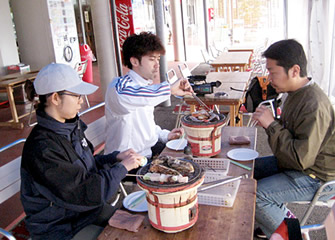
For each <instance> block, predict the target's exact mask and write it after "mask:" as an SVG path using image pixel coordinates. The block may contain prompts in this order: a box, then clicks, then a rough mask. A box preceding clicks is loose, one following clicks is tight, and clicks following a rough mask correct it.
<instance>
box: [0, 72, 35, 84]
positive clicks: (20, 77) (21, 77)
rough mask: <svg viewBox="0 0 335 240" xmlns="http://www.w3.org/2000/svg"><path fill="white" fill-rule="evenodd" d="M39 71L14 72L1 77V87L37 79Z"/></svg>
mask: <svg viewBox="0 0 335 240" xmlns="http://www.w3.org/2000/svg"><path fill="white" fill-rule="evenodd" d="M38 72H39V71H31V72H27V73H22V74H21V73H13V74H8V75H5V76H3V77H1V78H0V87H7V86H13V85H16V84H20V83H23V82H25V81H26V80H27V79H35V78H36V76H37V74H38Z"/></svg>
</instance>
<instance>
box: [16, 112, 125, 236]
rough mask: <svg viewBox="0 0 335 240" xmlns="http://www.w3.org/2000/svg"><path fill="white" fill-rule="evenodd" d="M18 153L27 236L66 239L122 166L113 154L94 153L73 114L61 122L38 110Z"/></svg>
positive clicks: (92, 216) (93, 212)
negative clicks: (70, 117)
mask: <svg viewBox="0 0 335 240" xmlns="http://www.w3.org/2000/svg"><path fill="white" fill-rule="evenodd" d="M37 121H38V125H37V126H35V127H34V129H33V130H32V132H31V133H30V135H29V137H28V139H27V141H26V143H25V145H24V148H23V153H22V163H21V201H22V205H23V207H24V211H25V213H26V215H27V217H26V225H27V228H28V230H29V232H30V234H31V236H32V239H33V240H35V239H62V240H64V239H71V238H72V237H73V236H74V235H75V233H77V232H78V231H79V230H81V229H82V228H83V227H85V226H87V225H88V224H90V223H92V222H94V221H95V220H96V217H97V216H98V215H99V214H100V212H101V210H102V207H103V205H104V203H105V202H106V201H107V200H109V199H110V198H111V197H112V196H113V195H114V194H115V193H116V191H117V189H118V186H119V183H120V181H121V180H122V179H123V178H124V177H125V175H126V173H127V169H126V168H125V167H124V166H123V165H122V164H120V163H117V161H116V155H117V154H118V152H113V153H111V154H108V155H97V156H94V157H93V154H92V153H93V146H92V144H91V143H90V142H89V141H88V140H87V139H86V138H85V136H84V130H85V129H86V128H87V126H86V125H85V123H83V122H82V121H81V120H79V119H78V118H75V119H72V120H71V121H68V122H66V123H60V122H58V121H56V120H55V119H53V118H51V117H50V116H48V115H47V114H46V113H45V112H43V111H38V112H37Z"/></svg>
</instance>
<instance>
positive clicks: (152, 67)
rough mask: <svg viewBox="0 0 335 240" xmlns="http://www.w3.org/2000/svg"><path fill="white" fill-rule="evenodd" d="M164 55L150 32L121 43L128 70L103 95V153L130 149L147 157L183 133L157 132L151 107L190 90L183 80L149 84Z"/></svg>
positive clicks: (132, 36)
mask: <svg viewBox="0 0 335 240" xmlns="http://www.w3.org/2000/svg"><path fill="white" fill-rule="evenodd" d="M164 54H165V49H164V47H163V45H162V43H161V41H160V39H159V38H158V37H157V36H156V35H154V34H152V33H148V32H142V33H140V34H133V35H131V36H129V37H128V38H127V39H126V40H125V42H124V44H123V60H124V64H125V65H126V66H127V67H128V68H129V69H130V71H129V72H128V73H127V74H126V75H124V76H122V77H117V78H115V79H114V80H113V81H112V82H111V83H110V85H109V86H108V89H107V92H106V98H105V101H106V106H105V114H106V120H107V123H106V133H107V138H106V146H105V152H106V153H110V152H113V151H115V150H118V151H124V150H126V149H129V148H132V149H134V150H135V151H136V152H137V153H138V154H140V155H142V156H146V157H147V158H151V157H152V156H154V155H157V154H159V153H160V152H161V151H162V150H163V147H164V146H165V145H164V144H165V143H166V142H167V141H169V140H172V139H176V138H179V137H180V136H181V135H182V134H183V129H182V128H176V129H173V130H172V131H171V132H170V131H168V130H166V129H161V128H160V127H159V126H158V125H156V123H155V120H154V107H155V106H157V105H158V104H160V103H162V102H164V101H166V100H168V99H169V98H170V96H171V94H173V95H179V96H184V95H191V92H192V91H193V90H192V88H191V86H190V84H189V83H188V81H187V80H180V81H177V82H176V83H174V84H172V85H170V84H169V83H168V82H166V81H165V82H163V83H160V84H153V79H154V77H155V76H156V75H157V74H159V59H160V56H161V55H164Z"/></svg>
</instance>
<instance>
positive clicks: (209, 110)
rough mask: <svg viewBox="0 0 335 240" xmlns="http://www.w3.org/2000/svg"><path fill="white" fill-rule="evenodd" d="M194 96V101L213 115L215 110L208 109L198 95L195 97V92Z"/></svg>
mask: <svg viewBox="0 0 335 240" xmlns="http://www.w3.org/2000/svg"><path fill="white" fill-rule="evenodd" d="M192 96H193V97H194V99H195V100H196V101H197V102H198V103H199V104H200V105H201V106H203V107H204V108H205V109H206V110H207V111H208V112H209V113H212V112H213V110H212V109H211V108H210V107H208V106H207V105H206V104H205V103H204V102H203V101H202V100H201V99H200V98H198V97H197V95H195V93H194V92H192Z"/></svg>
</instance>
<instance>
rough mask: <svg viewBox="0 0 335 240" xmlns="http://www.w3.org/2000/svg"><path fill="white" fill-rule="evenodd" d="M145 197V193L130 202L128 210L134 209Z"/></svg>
mask: <svg viewBox="0 0 335 240" xmlns="http://www.w3.org/2000/svg"><path fill="white" fill-rule="evenodd" d="M145 196H146V192H143V193H142V194H141V195H140V196H139V197H138V198H136V199H135V200H134V201H132V202H131V203H130V204H129V205H128V207H129V208H134V207H136V206H137V205H138V204H140V203H141V202H142V201H143V200H144V198H145Z"/></svg>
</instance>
